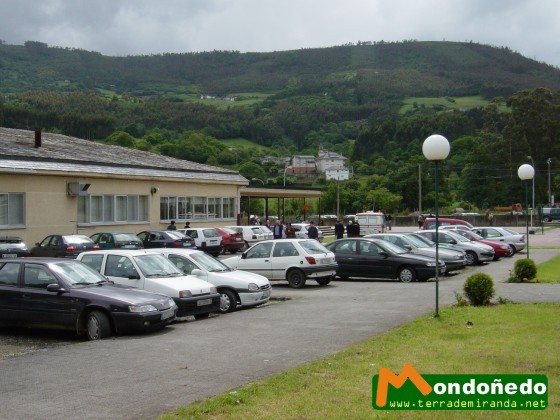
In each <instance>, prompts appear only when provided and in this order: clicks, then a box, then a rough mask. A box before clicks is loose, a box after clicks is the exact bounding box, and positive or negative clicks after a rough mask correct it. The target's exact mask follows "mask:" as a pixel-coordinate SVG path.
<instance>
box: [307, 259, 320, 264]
mask: <svg viewBox="0 0 560 420" xmlns="http://www.w3.org/2000/svg"><path fill="white" fill-rule="evenodd" d="M305 259H306V260H307V262H308V263H309V264H317V261H316V260H315V258H313V257H305Z"/></svg>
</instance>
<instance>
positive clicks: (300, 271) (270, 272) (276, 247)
mask: <svg viewBox="0 0 560 420" xmlns="http://www.w3.org/2000/svg"><path fill="white" fill-rule="evenodd" d="M222 262H223V263H224V264H225V265H227V266H228V267H231V268H235V269H239V270H244V271H250V272H252V273H256V274H260V275H262V276H264V277H266V278H267V279H269V280H288V283H289V284H290V286H291V287H293V288H296V289H298V288H301V287H303V286H305V282H306V280H308V279H311V280H316V281H317V283H319V284H320V285H327V284H329V283H330V281H331V279H332V277H333V276H334V274H335V272H336V261H335V258H334V254H333V253H332V252H330V251H329V250H328V249H326V248H325V247H324V246H323V245H321V244H320V243H319V242H317V241H316V240H313V239H274V240H266V241H262V242H259V243H257V244H255V245H253V246H252V247H251V248H249V249H248V250H247V251H245V252H243V254H241V255H238V256H235V257H230V258H226V259H224V260H222Z"/></svg>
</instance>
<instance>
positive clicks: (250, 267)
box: [239, 241, 273, 280]
mask: <svg viewBox="0 0 560 420" xmlns="http://www.w3.org/2000/svg"><path fill="white" fill-rule="evenodd" d="M272 245H273V242H272V241H271V242H264V243H257V244H255V245H253V246H252V247H251V248H249V250H247V251H246V252H245V254H244V255H243V258H242V260H241V261H240V262H239V269H241V270H246V271H251V272H253V273H257V274H260V275H261V276H264V277H266V278H267V279H269V280H273V276H272V260H271V251H272Z"/></svg>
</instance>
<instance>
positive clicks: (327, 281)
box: [316, 277, 331, 286]
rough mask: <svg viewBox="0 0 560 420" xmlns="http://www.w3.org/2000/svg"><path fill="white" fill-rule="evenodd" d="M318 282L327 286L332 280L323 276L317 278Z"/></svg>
mask: <svg viewBox="0 0 560 420" xmlns="http://www.w3.org/2000/svg"><path fill="white" fill-rule="evenodd" d="M316 281H317V283H319V285H320V286H326V285H327V284H329V283H330V282H331V278H330V277H321V278H320V279H316Z"/></svg>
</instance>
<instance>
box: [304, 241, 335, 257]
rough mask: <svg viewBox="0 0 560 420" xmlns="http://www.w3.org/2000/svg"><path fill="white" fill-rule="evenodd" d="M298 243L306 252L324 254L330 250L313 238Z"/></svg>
mask: <svg viewBox="0 0 560 420" xmlns="http://www.w3.org/2000/svg"><path fill="white" fill-rule="evenodd" d="M299 244H300V245H301V247H302V248H303V249H304V250H305V252H307V253H308V254H324V253H325V252H330V251H329V250H328V249H327V248H325V247H324V246H323V245H321V243H320V242H317V241H316V240H314V239H311V240H309V241H300V243H299Z"/></svg>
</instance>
